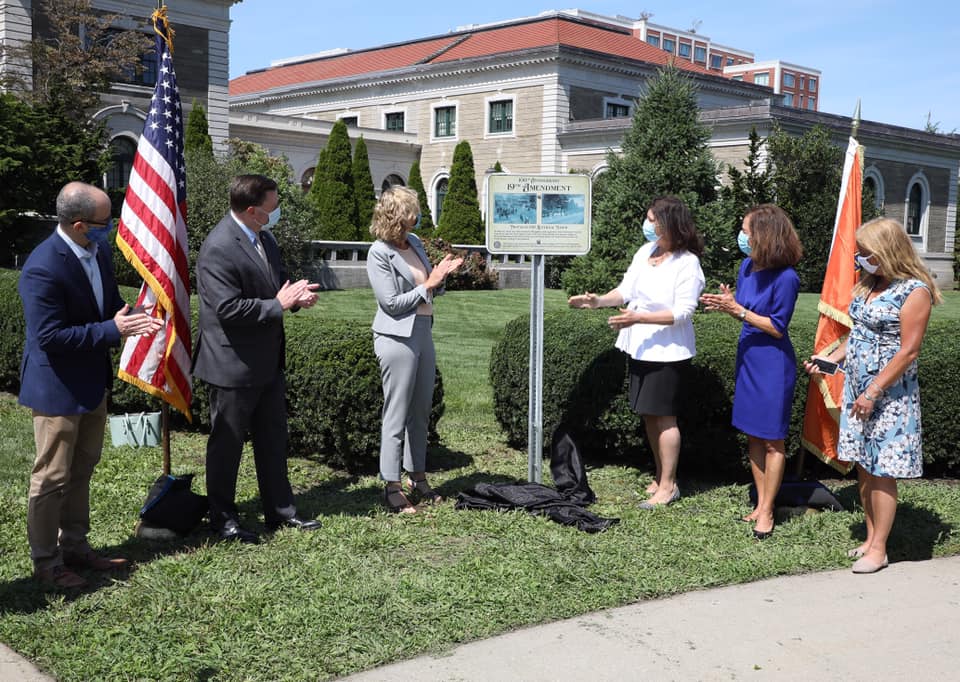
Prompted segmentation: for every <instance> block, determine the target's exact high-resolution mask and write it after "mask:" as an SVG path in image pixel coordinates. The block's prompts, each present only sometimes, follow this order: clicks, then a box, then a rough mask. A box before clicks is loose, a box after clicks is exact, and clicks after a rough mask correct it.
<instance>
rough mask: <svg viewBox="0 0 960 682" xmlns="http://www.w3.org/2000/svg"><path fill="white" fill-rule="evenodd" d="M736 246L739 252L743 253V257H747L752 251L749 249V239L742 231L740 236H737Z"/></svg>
mask: <svg viewBox="0 0 960 682" xmlns="http://www.w3.org/2000/svg"><path fill="white" fill-rule="evenodd" d="M737 246H739V247H740V250H741V251H743V254H744V255H745V256H749V255H750V252H751V251H752V250H753V249H751V248H750V237H748V236H747V233H746V232H744V231H743V230H740V234H738V235H737Z"/></svg>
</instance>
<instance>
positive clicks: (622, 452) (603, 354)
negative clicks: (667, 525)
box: [490, 310, 960, 477]
mask: <svg viewBox="0 0 960 682" xmlns="http://www.w3.org/2000/svg"><path fill="white" fill-rule="evenodd" d="M609 315H610V311H602V310H597V311H587V310H569V311H562V312H559V313H553V314H549V315H546V316H545V317H544V358H545V359H546V362H545V363H544V368H543V384H544V386H543V433H544V438H545V440H546V441H547V442H545V447H547V446H549V438H550V436H551V434H552V433H553V431H554V429H555V428H556V427H557V426H558V425H559V424H561V423H564V422H565V423H567V424H568V425H569V426H570V427H571V428H572V429H573V431H574V432H575V434H576V435H577V437H578V440H579V442H580V443H581V444H582V446H583V448H584V450H585V451H586V452H587V454H588V456H592V457H594V458H606V457H608V456H616V457H626V458H630V459H636V458H640V457H643V458H647V457H649V454H648V452H649V451H648V449H647V448H646V447H645V445H644V441H645V433H644V429H643V423H642V420H641V419H640V418H639V417H637V416H636V415H635V414H634V413H633V412H632V410H630V408H629V405H628V403H627V381H626V375H627V367H626V355H625V354H624V353H622V352H620V351H618V350H616V349H615V348H614V347H613V344H614V341H615V339H616V334H615V332H613V331H612V330H610V329H609V328H608V327H607V324H606V320H607V318H608V317H609ZM529 324H530V318H529V315H525V316H522V317H519V318H517V319H514V320H512V321H511V322H510V323H508V324H507V326H506V327H505V328H504V331H503V334H502V336H501V338H500V340H499V341H498V342H497V343H496V344H495V345H494V348H493V351H492V352H491V357H490V381H491V383H492V385H493V404H494V414H495V416H496V418H497V421H498V422H499V423H500V425H501V427H502V428H503V430H504V432H505V433H506V436H507V440H508V442H509V443H510V444H511V445H513V446H514V447H518V448H524V447H526V442H527V401H528V365H527V356H528V352H529ZM694 326H695V328H696V336H697V356H696V357H695V358H694V360H693V362H692V363H691V366H690V368H689V374H688V376H687V377H686V382H687V386H688V387H690V390H688V391H687V396H686V398H685V401H684V403H683V405H682V407H681V411H680V414H679V415H678V420H679V424H680V430H681V434H682V436H683V441H682V442H683V444H682V450H681V470H682V472H683V474H684V475H692V474H698V475H706V476H711V477H713V476H716V475H718V474H729V473H733V472H740V471H742V469H743V463H744V462H745V461H746V437H745V436H743V435H742V434H740V433H738V432H737V431H736V430H735V429H733V427H732V426H731V425H730V417H731V410H732V404H733V403H732V400H733V389H734V363H735V359H736V348H737V340H738V336H739V325H738V324H737V323H736V322H734V321H733V320H731V319H729V317H727V316H725V315H710V314H702V313H698V314H697V315H695V316H694ZM815 333H816V327H815V323H806V324H799V323H797V322H796V321H795V322H794V323H793V324H792V325H791V327H790V337H791V339H792V341H793V344H794V347H795V348H796V349H797V356H798V379H797V388H796V391H795V392H794V398H793V412H792V416H791V422H790V434H789V436H788V438H787V448H788V450H789V451H790V452H797V451H799V449H800V432H801V429H802V425H803V412H804V406H805V403H806V397H807V385H808V379H807V376H806V374H805V373H804V372H803V368H802V366H801V365H799V363H800V362H801V361H802V359H803V358H804V357H806V352H805V349H809V348H812V347H813V339H814V335H815ZM956 335H957V325H956V323H955V322H950V321H940V320H934V321H931V323H930V326H929V329H928V331H927V335H926V337H925V339H924V345H923V350H922V352H921V357H920V385H921V390H922V407H923V433H924V438H923V447H924V460H925V469H924V471H925V475H927V476H960V452H958V450H957V447H956V444H957V443H958V442H960V423H958V421H957V420H956V419H955V410H956V404H955V401H954V400H953V398H952V395H953V391H954V388H955V387H956V386H957V385H958V383H960V355H958V353H957V352H956ZM810 457H811V458H812V459H815V458H813V456H812V455H811V456H810Z"/></svg>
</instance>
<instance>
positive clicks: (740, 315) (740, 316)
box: [737, 306, 747, 322]
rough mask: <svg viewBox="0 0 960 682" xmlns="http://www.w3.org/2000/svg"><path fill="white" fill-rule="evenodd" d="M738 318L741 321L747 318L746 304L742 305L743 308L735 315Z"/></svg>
mask: <svg viewBox="0 0 960 682" xmlns="http://www.w3.org/2000/svg"><path fill="white" fill-rule="evenodd" d="M737 317H739V318H740V321H741V322H743V321H744V320H746V319H747V306H743V310H741V311H740V314H739V315H737Z"/></svg>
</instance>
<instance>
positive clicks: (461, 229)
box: [437, 140, 485, 244]
mask: <svg viewBox="0 0 960 682" xmlns="http://www.w3.org/2000/svg"><path fill="white" fill-rule="evenodd" d="M437 236H438V237H440V238H441V239H445V240H446V241H447V242H449V243H451V244H483V243H484V239H485V234H484V226H483V217H482V216H481V215H480V201H479V199H478V198H477V181H476V174H475V171H474V168H473V151H472V150H471V149H470V143H469V142H467V141H466V140H462V141H461V142H459V143H458V144H457V147H456V149H454V151H453V164H452V165H451V167H450V184H449V186H448V189H447V196H446V198H445V199H444V200H443V210H442V211H441V212H440V224H439V225H438V226H437Z"/></svg>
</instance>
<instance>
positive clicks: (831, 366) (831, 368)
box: [813, 358, 840, 374]
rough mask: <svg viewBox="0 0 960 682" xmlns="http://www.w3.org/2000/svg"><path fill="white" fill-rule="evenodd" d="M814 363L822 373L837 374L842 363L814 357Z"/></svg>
mask: <svg viewBox="0 0 960 682" xmlns="http://www.w3.org/2000/svg"><path fill="white" fill-rule="evenodd" d="M813 364H815V365H816V366H817V367H819V368H820V373H821V374H836V373H837V370H838V369H840V365H839V364H838V363H836V362H830V361H829V360H824V359H823V358H813Z"/></svg>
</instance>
